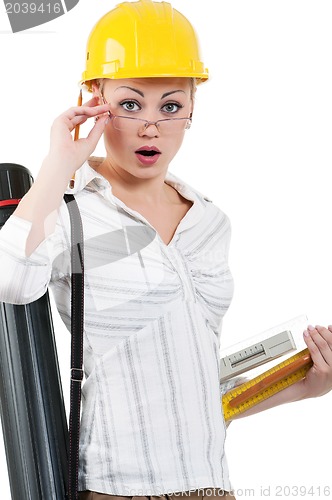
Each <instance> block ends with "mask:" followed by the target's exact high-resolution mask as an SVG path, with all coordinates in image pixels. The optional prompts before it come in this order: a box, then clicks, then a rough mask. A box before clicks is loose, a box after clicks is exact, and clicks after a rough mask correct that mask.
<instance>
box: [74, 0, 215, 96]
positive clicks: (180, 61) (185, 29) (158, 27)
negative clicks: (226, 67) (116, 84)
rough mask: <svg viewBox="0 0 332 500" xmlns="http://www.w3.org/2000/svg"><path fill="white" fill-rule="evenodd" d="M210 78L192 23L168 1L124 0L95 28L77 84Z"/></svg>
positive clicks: (198, 80) (202, 79)
mask: <svg viewBox="0 0 332 500" xmlns="http://www.w3.org/2000/svg"><path fill="white" fill-rule="evenodd" d="M145 77H191V78H195V79H196V82H197V83H200V82H203V81H205V80H207V79H208V70H207V69H206V68H205V67H204V64H203V62H202V61H201V59H200V53H199V44H198V40H197V36H196V33H195V31H194V28H193V27H192V25H191V24H190V22H189V21H188V19H186V17H184V16H183V15H182V14H181V13H180V12H178V11H177V10H175V9H173V7H172V6H171V4H169V3H167V2H154V1H152V0H139V1H137V2H124V3H121V4H119V5H117V6H116V7H115V8H114V9H113V10H111V11H110V12H108V13H107V14H105V15H104V16H103V17H102V18H101V19H100V20H99V21H98V22H97V23H96V24H95V26H94V27H93V29H92V31H91V33H90V36H89V39H88V43H87V50H86V68H85V71H84V72H83V74H82V79H81V81H80V84H85V86H86V87H87V88H88V90H90V91H91V80H94V79H96V78H112V79H119V78H145Z"/></svg>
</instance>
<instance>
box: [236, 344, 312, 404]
mask: <svg viewBox="0 0 332 500" xmlns="http://www.w3.org/2000/svg"><path fill="white" fill-rule="evenodd" d="M311 364H312V360H311V356H310V354H309V351H308V349H304V351H303V355H302V356H301V357H300V358H299V359H296V360H295V361H293V362H292V363H290V364H289V365H286V366H283V367H282V368H279V369H278V370H276V371H275V372H273V373H271V374H270V375H268V376H267V377H265V378H263V379H262V380H260V381H258V382H257V383H256V384H255V385H253V386H252V387H249V388H248V389H247V390H245V391H244V392H242V393H241V394H239V395H238V396H235V398H233V399H231V401H230V402H229V406H230V407H231V408H235V407H236V406H238V405H240V404H242V403H244V402H245V401H247V400H248V399H249V398H252V397H253V396H256V394H259V393H260V392H262V391H263V390H264V389H266V388H267V387H271V385H273V384H276V383H277V382H280V381H281V380H283V379H284V378H286V377H288V376H289V375H291V374H292V373H295V372H297V371H298V370H299V369H300V368H302V367H303V366H307V365H309V366H310V365H311Z"/></svg>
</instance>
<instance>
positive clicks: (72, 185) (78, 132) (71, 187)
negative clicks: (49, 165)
mask: <svg viewBox="0 0 332 500" xmlns="http://www.w3.org/2000/svg"><path fill="white" fill-rule="evenodd" d="M82 99H83V98H82V89H81V90H80V94H79V96H78V100H77V106H82ZM79 134H80V126H79V125H76V127H75V132H74V141H77V139H78V138H79ZM74 186H75V173H74V174H73V176H72V178H71V179H70V183H69V187H70V189H73V188H74Z"/></svg>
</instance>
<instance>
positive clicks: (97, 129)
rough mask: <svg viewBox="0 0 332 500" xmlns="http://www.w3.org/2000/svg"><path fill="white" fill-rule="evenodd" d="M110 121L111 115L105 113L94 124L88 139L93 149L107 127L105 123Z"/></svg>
mask: <svg viewBox="0 0 332 500" xmlns="http://www.w3.org/2000/svg"><path fill="white" fill-rule="evenodd" d="M108 121H109V116H108V115H103V116H102V117H101V118H100V119H99V120H98V121H97V122H96V123H95V125H94V127H93V128H92V129H91V130H90V132H89V134H88V136H87V138H86V141H87V142H89V143H90V144H91V147H92V150H94V148H95V147H96V145H97V143H98V141H99V139H100V137H101V135H102V133H103V131H104V128H105V125H106V124H107V123H108Z"/></svg>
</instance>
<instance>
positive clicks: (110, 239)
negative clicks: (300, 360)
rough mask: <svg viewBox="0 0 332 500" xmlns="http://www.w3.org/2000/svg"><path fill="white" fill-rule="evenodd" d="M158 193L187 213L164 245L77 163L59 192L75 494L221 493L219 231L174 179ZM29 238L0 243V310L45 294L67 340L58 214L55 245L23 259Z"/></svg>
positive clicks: (22, 234)
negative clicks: (76, 221) (71, 211)
mask: <svg viewBox="0 0 332 500" xmlns="http://www.w3.org/2000/svg"><path fill="white" fill-rule="evenodd" d="M165 182H167V183H168V184H170V185H171V186H173V187H174V188H175V189H177V190H178V192H179V193H180V194H181V195H182V196H183V197H184V198H187V199H189V200H191V201H192V202H193V205H192V206H191V208H190V209H189V211H188V212H187V213H186V215H185V216H184V217H183V219H182V220H181V222H180V224H179V225H178V227H177V229H176V232H175V233H174V236H173V238H172V240H171V242H170V243H169V244H168V245H166V244H165V243H164V242H163V241H162V239H161V238H160V236H159V235H158V233H157V232H156V231H155V230H154V228H153V227H152V226H151V224H150V223H149V222H148V221H147V220H146V219H145V218H144V217H143V216H142V215H141V214H139V213H138V212H136V211H134V210H132V209H130V208H128V207H127V206H126V205H125V204H124V203H123V202H122V201H121V200H119V199H118V198H117V197H115V196H114V195H113V194H112V189H111V186H110V184H109V182H108V181H107V180H106V179H105V178H104V177H103V176H101V175H100V174H98V173H97V172H96V171H95V170H94V169H93V168H91V166H90V165H89V164H88V162H86V163H85V164H84V165H83V166H82V167H81V168H80V169H79V170H78V171H77V174H76V184H75V188H74V189H73V190H68V192H71V193H73V194H74V195H75V198H76V200H77V203H78V205H79V208H80V212H81V216H82V219H83V228H84V240H85V333H84V370H85V381H84V384H83V411H82V426H81V435H80V470H79V489H80V490H92V491H98V492H102V493H105V494H113V495H135V496H136V495H161V494H164V493H170V492H178V491H187V490H191V489H197V488H208V487H216V488H223V489H226V490H230V489H231V484H230V482H229V473H228V467H227V461H226V458H225V449H224V443H225V434H226V432H225V422H224V418H223V413H222V408H221V394H222V393H223V392H224V391H225V390H226V389H225V386H223V385H220V383H219V357H220V355H219V346H220V343H219V342H220V332H221V323H222V318H223V316H224V314H225V312H226V310H227V308H228V307H229V304H230V301H231V297H232V293H233V280H232V277H231V274H230V271H229V268H228V264H227V256H228V248H229V239H230V224H229V220H228V218H227V216H226V215H225V214H224V213H223V212H222V211H221V210H220V209H219V208H217V207H216V206H215V205H214V204H213V203H212V202H211V200H209V199H208V198H206V197H204V196H203V195H201V194H200V193H199V192H197V191H196V190H194V189H192V188H191V187H190V186H189V185H188V184H186V183H185V182H183V181H182V180H180V179H179V178H178V177H176V176H175V175H173V174H171V173H170V172H169V173H168V174H167V176H166V179H165ZM30 227H31V223H30V222H28V221H26V220H23V219H21V218H19V217H16V216H14V215H13V216H12V217H10V219H9V220H8V221H7V223H6V224H5V226H4V227H3V229H2V230H1V231H0V272H1V277H2V278H1V284H0V300H1V301H3V302H9V303H14V304H23V303H28V302H32V301H34V300H36V299H38V298H39V297H40V296H42V295H43V294H44V293H45V291H46V290H47V288H48V286H50V288H51V290H52V292H53V294H54V298H55V301H56V305H57V308H58V310H59V313H60V315H61V317H62V319H63V321H64V323H65V324H66V326H67V328H68V329H69V330H70V255H69V252H70V222H69V216H68V210H67V207H66V205H65V203H64V202H63V203H62V205H61V207H60V209H59V213H58V219H57V225H56V229H55V231H54V233H53V234H52V235H50V236H49V237H48V238H47V239H46V240H45V241H44V242H42V243H41V244H40V245H39V247H38V248H37V249H36V250H35V251H34V253H33V254H32V255H31V256H30V257H29V258H27V257H26V256H25V250H24V249H25V243H26V238H27V236H28V234H29V230H30ZM13 276H15V277H16V279H15V280H13V279H12V278H13ZM228 388H229V387H228Z"/></svg>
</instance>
